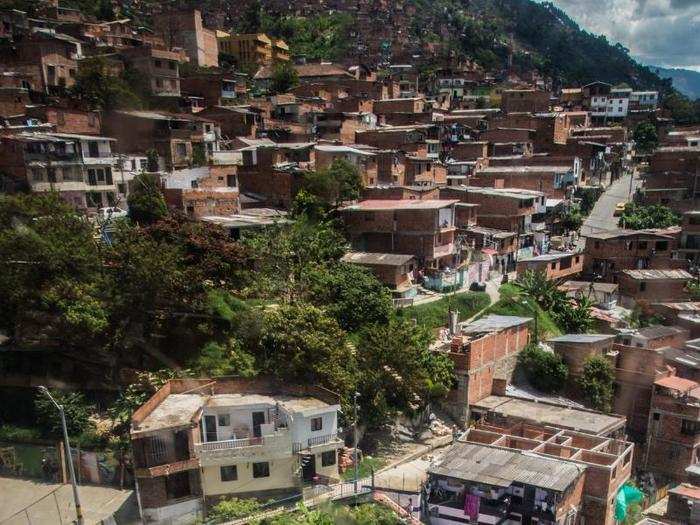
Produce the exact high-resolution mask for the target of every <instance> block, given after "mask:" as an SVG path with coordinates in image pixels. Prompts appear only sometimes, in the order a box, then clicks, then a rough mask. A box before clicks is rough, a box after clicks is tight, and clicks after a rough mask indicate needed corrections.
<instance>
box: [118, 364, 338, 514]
mask: <svg viewBox="0 0 700 525" xmlns="http://www.w3.org/2000/svg"><path fill="white" fill-rule="evenodd" d="M339 408H340V405H339V398H338V396H337V395H336V394H334V393H332V392H330V391H328V390H325V389H322V388H319V387H313V386H294V385H290V384H280V383H276V382H273V381H268V380H265V379H256V380H241V379H232V378H219V379H172V380H170V381H168V382H167V383H166V384H165V385H164V386H163V387H162V388H161V389H160V390H158V391H157V392H156V393H155V394H154V395H153V396H152V397H151V398H150V399H149V400H148V401H146V403H144V404H143V405H142V406H141V407H140V408H139V409H138V410H137V411H136V412H134V415H133V416H132V421H131V447H132V450H133V454H134V474H135V477H136V490H137V492H138V495H139V502H140V507H141V513H142V518H143V519H144V520H145V521H147V522H148V523H156V524H162V525H165V524H170V523H176V522H181V523H190V522H192V521H195V520H196V519H198V518H199V519H201V518H202V517H203V515H204V514H205V513H206V510H207V509H208V508H209V507H210V506H211V505H213V504H216V503H217V502H218V501H219V500H220V499H221V498H222V497H224V496H239V497H248V498H250V497H258V498H271V497H277V498H279V497H281V496H289V495H294V494H298V493H299V492H300V491H301V490H302V487H303V484H304V483H306V482H307V481H308V482H310V481H312V480H313V479H314V478H324V479H337V478H338V461H337V451H338V449H339V448H342V446H343V441H342V440H341V439H339V437H338V436H339V434H338V424H337V414H338V410H339ZM297 472H299V474H298V473H297Z"/></svg>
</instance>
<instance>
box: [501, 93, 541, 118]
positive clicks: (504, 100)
mask: <svg viewBox="0 0 700 525" xmlns="http://www.w3.org/2000/svg"><path fill="white" fill-rule="evenodd" d="M550 98H551V95H550V93H547V92H545V91H537V90H535V89H504V90H503V92H502V93H501V111H503V113H506V114H507V113H517V112H528V113H539V112H541V111H549V99H550Z"/></svg>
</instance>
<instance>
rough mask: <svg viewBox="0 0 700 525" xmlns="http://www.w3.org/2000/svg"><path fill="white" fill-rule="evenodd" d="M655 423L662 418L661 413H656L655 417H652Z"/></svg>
mask: <svg viewBox="0 0 700 525" xmlns="http://www.w3.org/2000/svg"><path fill="white" fill-rule="evenodd" d="M652 417H653V419H654V421H658V420H659V418H660V417H661V414H660V413H659V412H654V415H653V416H652Z"/></svg>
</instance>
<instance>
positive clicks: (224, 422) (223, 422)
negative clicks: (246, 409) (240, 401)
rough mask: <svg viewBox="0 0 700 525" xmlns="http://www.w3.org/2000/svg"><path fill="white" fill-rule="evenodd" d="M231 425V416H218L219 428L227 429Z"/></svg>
mask: <svg viewBox="0 0 700 525" xmlns="http://www.w3.org/2000/svg"><path fill="white" fill-rule="evenodd" d="M230 424H231V416H230V415H229V414H219V426H220V427H227V426H229V425H230Z"/></svg>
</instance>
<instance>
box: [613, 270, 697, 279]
mask: <svg viewBox="0 0 700 525" xmlns="http://www.w3.org/2000/svg"><path fill="white" fill-rule="evenodd" d="M622 273H624V274H625V275H629V276H630V277H631V278H632V279H639V280H651V279H692V278H693V276H692V275H690V274H689V273H688V272H686V271H685V270H623V271H622Z"/></svg>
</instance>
